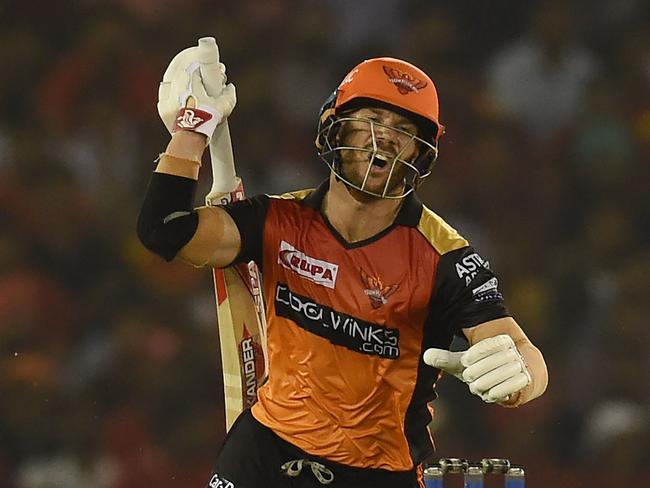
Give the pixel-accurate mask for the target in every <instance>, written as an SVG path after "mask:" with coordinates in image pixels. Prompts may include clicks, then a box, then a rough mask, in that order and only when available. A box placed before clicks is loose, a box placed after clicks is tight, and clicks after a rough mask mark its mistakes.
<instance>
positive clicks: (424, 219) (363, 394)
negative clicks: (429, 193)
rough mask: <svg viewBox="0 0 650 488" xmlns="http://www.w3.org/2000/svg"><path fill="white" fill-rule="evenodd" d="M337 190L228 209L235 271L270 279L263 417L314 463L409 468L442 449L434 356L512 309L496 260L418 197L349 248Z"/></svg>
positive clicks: (257, 408) (259, 410) (257, 410)
mask: <svg viewBox="0 0 650 488" xmlns="http://www.w3.org/2000/svg"><path fill="white" fill-rule="evenodd" d="M327 189H328V182H327V181H326V182H324V183H323V184H322V185H321V186H320V187H318V188H317V189H315V190H305V191H299V192H295V193H289V194H286V195H283V196H281V197H270V196H265V195H262V196H257V197H254V198H250V199H248V200H245V201H243V202H237V203H233V204H231V205H229V206H228V207H227V208H226V209H227V211H228V212H229V214H230V215H231V216H232V217H233V219H234V221H235V223H236V225H237V227H238V228H239V232H240V234H241V240H242V247H241V251H240V253H239V256H238V257H237V261H238V262H247V261H249V260H254V261H255V262H256V263H257V264H258V265H259V266H260V268H261V269H262V273H263V281H264V295H265V299H266V305H267V319H268V352H269V379H268V381H267V382H266V383H265V384H264V385H263V386H262V387H261V388H260V390H259V391H258V402H257V403H256V404H255V405H254V406H253V408H252V413H253V415H254V416H255V418H256V419H257V420H258V421H259V422H261V423H262V424H264V425H266V426H267V427H269V428H271V429H272V430H273V431H274V432H275V433H276V434H277V435H278V436H280V437H281V438H283V439H285V440H287V441H288V442H290V443H292V444H294V445H296V446H297V447H299V448H301V449H302V450H304V451H306V452H308V453H310V454H313V455H315V456H320V457H323V458H326V459H330V460H332V461H335V462H339V463H342V464H346V465H349V466H356V467H367V468H383V469H388V470H393V471H403V470H409V469H412V468H413V467H414V466H415V465H417V464H419V463H420V462H422V461H423V460H424V459H425V458H426V457H427V456H428V455H429V454H431V452H432V449H433V446H432V442H431V438H430V436H429V432H428V430H427V425H428V423H429V422H430V421H431V414H430V411H429V409H428V403H429V402H430V401H432V400H433V399H434V398H435V392H434V388H433V387H434V382H435V380H436V379H437V377H438V373H439V371H438V370H436V369H434V368H431V367H429V366H427V365H425V364H424V362H423V361H422V354H423V352H424V350H425V349H426V348H429V347H440V348H449V345H450V344H451V341H452V338H453V335H454V334H457V335H462V331H461V329H462V328H466V327H472V326H474V325H477V324H480V323H482V322H486V321H488V320H493V319H496V318H500V317H504V316H507V315H508V312H507V311H506V308H505V306H504V304H503V298H502V296H501V294H500V293H499V291H498V289H497V279H496V277H495V276H494V275H493V273H492V272H491V271H490V269H489V267H488V264H487V262H486V261H484V260H483V259H482V258H481V257H480V256H479V255H478V254H477V253H476V252H475V251H474V250H473V249H472V248H471V247H469V245H468V243H467V241H466V240H465V239H463V238H462V237H461V236H460V235H459V234H458V233H457V232H456V231H455V230H454V229H453V228H451V227H450V226H448V225H447V224H446V223H445V222H444V221H443V220H442V219H441V218H440V217H438V216H437V215H436V214H435V213H433V212H432V211H431V210H429V209H427V208H426V207H424V206H423V205H422V204H421V203H420V201H419V200H418V198H417V197H416V196H415V194H411V195H409V196H408V197H406V198H405V200H404V202H403V205H402V208H401V209H400V211H399V214H398V216H397V218H396V220H395V222H394V223H393V225H391V226H390V227H389V228H387V229H386V230H384V231H382V232H380V233H379V234H377V235H376V236H374V237H372V238H370V239H367V240H364V241H361V242H355V243H352V244H351V243H348V242H346V241H345V240H344V239H343V238H342V237H341V236H340V235H339V234H338V233H337V231H336V230H335V229H334V228H333V227H332V225H331V224H330V223H329V222H328V220H327V219H326V218H325V216H324V215H323V214H322V213H321V211H320V208H321V203H322V200H323V197H324V195H325V193H326V192H327Z"/></svg>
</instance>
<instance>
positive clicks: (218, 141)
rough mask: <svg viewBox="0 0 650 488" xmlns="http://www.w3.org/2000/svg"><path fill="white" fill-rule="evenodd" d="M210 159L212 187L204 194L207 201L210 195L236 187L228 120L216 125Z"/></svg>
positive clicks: (230, 190)
mask: <svg viewBox="0 0 650 488" xmlns="http://www.w3.org/2000/svg"><path fill="white" fill-rule="evenodd" d="M210 159H211V166H212V188H211V189H210V193H208V195H207V196H206V201H208V202H209V200H210V198H211V197H216V196H217V195H219V194H223V193H229V192H232V191H233V190H235V188H236V187H237V183H238V179H237V175H236V173H235V162H234V158H233V154H232V144H231V142H230V129H229V128H228V122H223V123H222V124H220V125H218V126H217V128H216V130H215V131H214V135H213V136H212V139H211V140H210Z"/></svg>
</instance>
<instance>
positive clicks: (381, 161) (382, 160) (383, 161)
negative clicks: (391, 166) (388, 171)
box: [371, 154, 388, 168]
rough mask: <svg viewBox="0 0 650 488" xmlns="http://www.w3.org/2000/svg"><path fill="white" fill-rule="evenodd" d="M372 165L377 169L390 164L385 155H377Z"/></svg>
mask: <svg viewBox="0 0 650 488" xmlns="http://www.w3.org/2000/svg"><path fill="white" fill-rule="evenodd" d="M371 164H372V165H373V166H375V167H377V168H384V167H385V166H386V165H387V164H388V158H387V157H386V156H384V155H383V154H376V155H375V156H374V157H373V158H372V160H371Z"/></svg>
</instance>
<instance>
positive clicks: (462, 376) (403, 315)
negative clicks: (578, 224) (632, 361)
mask: <svg viewBox="0 0 650 488" xmlns="http://www.w3.org/2000/svg"><path fill="white" fill-rule="evenodd" d="M186 62H187V63H188V65H190V64H191V63H192V62H197V63H199V65H200V62H201V61H200V60H198V59H197V60H192V59H189V60H186ZM193 73H194V75H193V77H192V82H191V83H189V86H187V87H186V88H187V90H186V96H185V97H176V98H174V99H173V100H171V102H170V101H169V100H168V99H166V98H165V95H164V94H162V95H161V96H162V97H163V98H165V100H163V101H164V102H165V103H163V105H166V106H167V107H168V108H167V109H165V110H166V111H165V110H163V111H161V116H162V117H163V122H164V123H165V125H166V127H167V128H168V129H169V131H170V133H171V134H172V135H171V140H170V142H169V144H168V146H167V148H166V149H165V152H164V153H163V154H162V155H161V157H160V158H159V160H158V163H157V167H156V169H155V171H154V173H153V174H152V176H151V180H150V183H149V186H148V189H147V191H146V195H145V199H144V203H143V205H142V209H141V212H140V217H139V222H138V233H139V236H140V239H141V241H142V243H143V244H144V245H145V246H146V247H147V248H149V249H150V250H151V251H152V252H154V253H156V254H158V255H160V256H162V257H163V258H164V259H165V260H167V261H171V260H173V259H180V260H182V261H184V262H187V263H190V264H192V265H194V266H208V267H217V268H224V267H228V266H230V265H232V264H234V263H248V262H249V261H254V262H255V263H257V265H258V266H259V268H260V270H261V271H262V274H263V294H264V299H265V303H266V318H267V323H268V329H267V340H268V361H269V371H268V380H267V381H266V383H265V384H264V385H263V386H262V387H261V388H260V389H259V390H258V392H257V402H256V403H255V404H254V405H253V407H252V408H250V409H247V410H244V412H243V413H242V414H241V415H240V416H239V417H238V418H237V420H236V421H235V423H234V425H233V426H232V428H231V429H230V431H229V433H228V435H227V437H226V439H225V441H224V443H223V446H222V447H221V450H220V452H219V454H218V455H217V458H216V462H215V469H214V472H213V473H212V477H211V479H209V480H208V483H207V486H208V487H210V488H259V487H270V488H285V487H286V488H288V487H305V488H306V487H312V488H314V487H323V486H329V487H332V488H335V487H336V488H339V487H355V488H388V487H390V488H414V487H422V486H423V483H422V468H421V466H422V463H423V461H424V460H425V459H426V458H427V457H429V456H430V455H431V454H432V453H433V443H432V440H431V437H430V433H429V431H428V427H427V426H428V424H429V423H430V422H431V412H430V410H429V403H430V402H432V401H433V400H434V399H435V398H436V393H435V384H436V381H437V379H438V378H439V377H440V376H441V372H446V373H449V374H451V375H453V376H455V377H456V378H458V379H459V380H460V381H463V382H464V383H466V384H467V386H468V388H469V391H470V392H471V393H473V394H475V395H478V396H479V397H480V398H481V399H482V400H483V401H484V402H486V403H496V404H498V405H502V406H504V407H519V406H521V405H523V404H525V403H527V402H529V401H531V400H533V399H534V398H537V397H539V396H540V395H541V394H542V393H543V392H544V391H545V389H546V385H547V381H548V374H547V369H546V364H545V362H544V358H543V356H542V354H541V353H540V351H539V350H538V349H537V348H536V347H535V346H534V345H533V344H532V343H531V341H530V340H529V339H528V337H527V336H526V334H525V333H524V332H523V330H522V328H521V327H520V326H519V325H518V323H517V322H516V321H515V319H514V318H513V317H512V316H511V315H510V314H509V313H508V310H507V309H506V306H505V304H504V298H503V296H502V294H501V293H500V291H499V282H498V279H497V277H496V276H495V274H494V272H493V271H492V270H491V269H490V266H489V264H488V261H487V260H486V259H485V257H484V256H482V255H481V254H479V252H478V251H477V250H476V249H474V248H473V247H472V246H471V245H470V244H469V243H468V242H467V240H466V239H464V238H463V237H462V236H461V235H460V234H459V233H458V232H457V231H456V230H454V228H453V227H451V226H450V225H449V224H447V223H446V222H445V221H444V220H443V219H442V218H441V217H439V216H438V215H437V214H436V213H434V212H433V211H432V210H430V209H429V208H427V207H425V206H424V205H423V204H422V203H421V201H420V200H419V199H418V196H417V189H418V186H419V185H420V183H421V182H422V180H423V179H424V178H426V177H427V176H428V175H429V174H430V173H431V170H432V167H433V165H434V163H435V161H436V159H437V157H438V150H439V141H440V139H441V136H442V135H443V133H444V127H443V125H442V124H441V123H440V120H439V110H438V95H437V92H436V88H435V86H434V83H433V81H432V80H431V78H429V76H428V75H427V74H425V73H424V72H423V71H422V70H420V69H419V68H417V67H416V66H414V65H412V64H410V63H408V62H406V61H403V60H400V59H394V58H387V57H385V58H374V59H369V60H366V61H363V62H362V63H360V64H359V65H357V66H355V67H354V68H352V70H351V71H350V72H349V73H348V74H347V75H346V76H345V77H344V78H343V80H342V81H341V83H340V84H339V86H338V87H337V88H336V89H335V90H334V92H333V93H332V94H331V95H330V96H329V98H327V100H326V102H325V104H324V105H323V107H322V109H321V111H320V114H318V120H317V131H316V149H317V153H318V156H319V157H320V159H321V160H322V161H323V162H325V163H326V164H327V166H328V167H329V169H330V174H329V177H328V178H327V179H326V180H325V181H323V182H322V183H321V184H320V185H319V186H318V187H317V188H314V189H307V190H299V191H292V192H289V193H286V194H284V195H281V196H273V195H257V196H254V197H252V198H248V199H245V200H242V201H239V202H233V203H230V204H228V205H225V206H221V207H199V208H195V207H194V196H195V192H196V188H197V179H198V176H199V171H201V170H202V168H201V159H202V155H203V152H204V150H205V148H206V145H207V144H208V142H209V140H210V138H211V137H212V136H213V134H214V131H215V129H217V130H218V127H219V126H220V124H223V123H224V121H225V120H226V119H227V118H228V117H229V116H230V114H231V112H232V110H233V108H234V106H235V89H234V86H233V85H232V84H226V79H225V68H223V67H221V69H220V70H212V71H210V70H207V69H206V70H203V69H198V70H195V71H194V72H193ZM179 76H180V75H179ZM167 81H168V82H170V80H167ZM171 82H172V83H173V82H174V80H171ZM183 83H185V82H183ZM299 92H300V87H299V86H297V87H296V93H299ZM159 109H160V104H159ZM159 111H160V110H159ZM249 137H254V135H253V134H250V135H249ZM269 150H272V148H269ZM269 159H270V160H271V159H272V155H269ZM212 164H219V162H218V161H214V160H213V161H212ZM304 164H314V163H313V162H312V161H305V162H304ZM208 171H209V168H208ZM454 336H459V337H461V338H465V339H466V340H467V342H468V344H469V345H468V348H467V349H466V350H464V351H460V352H450V351H449V347H450V344H451V342H452V339H453V337H454Z"/></svg>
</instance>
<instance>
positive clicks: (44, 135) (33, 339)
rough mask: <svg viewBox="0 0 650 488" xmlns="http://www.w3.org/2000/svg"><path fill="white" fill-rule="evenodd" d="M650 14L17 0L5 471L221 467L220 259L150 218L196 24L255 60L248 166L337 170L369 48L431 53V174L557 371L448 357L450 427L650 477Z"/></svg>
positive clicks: (278, 184) (202, 471)
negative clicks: (143, 215) (171, 247)
mask: <svg viewBox="0 0 650 488" xmlns="http://www.w3.org/2000/svg"><path fill="white" fill-rule="evenodd" d="M648 18H649V17H648V8H647V4H646V5H644V2H642V1H640V0H638V1H637V0H625V1H617V2H611V1H606V0H591V1H587V0H583V1H580V0H575V1H571V2H567V1H565V2H557V1H545V2H531V1H515V0H512V1H503V0H495V1H490V2H487V1H480V2H477V1H471V0H459V1H454V2H451V1H449V2H442V1H423V0H420V1H418V0H402V1H398V0H355V1H349V0H348V1H345V0H326V1H317V0H302V1H298V0H293V1H291V0H242V1H238V2H225V1H208V0H120V1H100V0H84V1H81V0H80V1H76V2H70V1H68V2H64V1H61V2H51V1H45V0H34V1H30V2H20V3H19V2H2V3H1V4H0V67H1V68H0V70H1V72H0V486H2V487H7V488H45V487H54V486H56V487H59V486H60V487H66V488H77V487H88V486H92V487H98V488H131V487H134V488H135V487H137V488H142V487H154V486H155V487H157V488H172V487H188V486H196V487H199V486H203V483H204V482H205V481H206V479H207V477H208V473H209V470H210V468H211V465H212V460H213V457H214V455H215V452H216V450H217V447H218V443H219V441H220V439H221V438H222V437H223V420H222V415H223V412H222V410H221V403H220V389H221V385H220V382H221V374H220V372H219V358H218V350H217V344H216V341H215V334H216V332H215V323H214V318H213V313H214V305H213V298H212V291H211V278H210V273H208V272H207V271H205V270H194V269H191V268H189V267H184V266H181V265H163V264H162V261H160V260H159V259H158V258H156V257H154V256H152V255H150V254H149V253H147V252H145V250H144V249H143V248H142V247H141V245H140V244H139V243H138V241H137V239H136V236H135V233H134V229H135V221H136V216H137V212H138V209H139V205H140V202H141V199H142V196H143V191H144V188H145V185H146V182H147V179H148V176H149V173H150V171H151V170H152V169H153V163H152V161H153V159H154V158H155V157H156V156H157V154H158V153H159V152H160V151H161V150H162V149H163V148H164V146H165V143H166V141H167V139H168V136H167V134H166V131H165V129H164V127H163V126H162V124H161V122H160V121H159V120H158V116H157V113H156V109H155V102H156V96H157V85H158V81H159V79H160V77H161V75H162V72H163V71H164V68H165V67H166V65H167V63H168V62H169V60H170V59H171V58H172V57H173V55H174V54H176V53H177V52H178V51H179V50H180V49H182V48H184V47H187V46H189V45H192V44H193V43H194V42H195V40H196V38H198V37H200V36H203V35H215V36H216V37H217V38H218V41H219V45H220V47H221V52H222V57H223V60H224V61H225V62H226V63H227V66H228V73H229V75H230V78H231V80H232V81H234V82H235V83H236V84H237V89H238V95H239V104H238V106H237V108H236V110H235V112H234V114H233V116H232V118H231V130H232V134H233V140H234V146H235V147H234V150H235V155H236V160H237V167H238V169H239V171H240V173H241V175H242V176H243V177H244V179H245V182H246V185H247V188H248V191H249V193H257V192H271V193H272V192H282V191H284V190H288V189H294V188H300V187H306V186H311V185H315V184H316V183H317V182H318V181H319V180H320V179H321V178H323V176H324V175H325V171H324V168H323V165H322V163H320V162H319V161H318V160H317V158H316V156H315V154H314V149H313V146H312V141H313V137H314V130H315V126H316V116H317V111H318V108H319V105H320V103H321V102H322V101H323V100H324V99H325V98H326V97H327V95H328V94H329V93H330V92H331V91H332V90H333V88H334V87H335V86H336V85H337V83H338V82H339V81H340V79H342V77H343V76H344V75H345V73H347V71H348V70H349V69H350V68H351V67H352V66H353V65H355V64H356V63H357V62H359V61H360V60H361V59H365V58H368V57H373V56H378V55H393V56H397V57H402V58H405V59H407V60H410V61H411V62H413V63H415V64H417V65H419V66H421V67H422V68H423V69H424V70H425V71H426V72H428V73H429V74H430V75H431V76H432V78H433V79H434V80H435V82H436V84H437V86H438V90H439V93H440V98H441V118H442V121H443V122H444V123H445V124H446V126H447V134H446V135H445V136H444V138H443V139H442V142H441V157H440V160H439V163H438V165H437V167H436V168H435V170H434V173H433V175H432V176H431V177H430V178H429V179H428V181H427V182H426V183H425V185H424V186H423V187H422V191H421V195H422V197H423V199H424V201H425V202H426V203H427V204H429V205H430V206H431V207H432V208H433V209H435V210H436V211H437V212H439V213H440V214H441V215H442V216H443V217H445V218H446V219H448V220H449V221H451V222H452V223H453V224H454V225H455V226H456V227H457V228H458V229H459V230H460V231H461V232H462V233H464V234H465V235H466V236H468V237H469V238H470V239H471V240H472V241H473V243H474V244H475V245H476V247H477V248H478V249H479V250H481V253H482V254H483V255H485V256H486V257H489V259H490V261H491V263H492V266H493V268H494V269H495V270H496V271H497V273H498V274H499V276H500V277H501V283H502V288H503V292H504V294H505V296H506V299H507V301H508V303H509V306H510V308H511V310H512V312H513V313H514V315H515V317H516V318H517V319H518V320H519V322H520V323H521V324H523V326H524V327H525V329H526V330H527V332H528V333H529V335H530V336H531V338H532V339H533V341H534V342H536V343H537V344H538V345H539V346H540V347H541V349H542V351H543V352H544V354H545V356H546V360H547V363H548V365H549V370H550V378H551V380H550V387H549V390H548V391H547V393H546V395H545V396H544V397H543V398H542V399H540V400H538V401H536V402H534V403H533V404H531V405H530V406H528V407H526V408H522V409H518V410H510V409H501V408H499V407H494V406H486V405H484V404H482V402H481V401H480V400H479V399H478V398H476V397H473V396H471V395H469V394H468V393H467V391H466V390H465V388H464V387H463V385H461V384H459V383H458V382H456V381H455V380H452V379H446V380H444V381H443V382H442V384H441V386H440V391H441V394H442V398H441V399H440V400H439V401H437V402H436V410H437V416H436V419H435V422H434V430H435V432H436V441H437V446H438V450H439V455H440V456H463V457H469V458H472V459H480V458H481V457H485V456H504V457H509V458H511V459H513V460H515V461H516V462H520V463H523V464H524V465H526V467H527V468H528V473H529V486H533V487H535V486H557V487H579V486H589V487H592V488H593V487H613V486H632V484H633V483H632V480H633V479H634V478H635V477H638V476H641V475H642V474H645V479H648V476H649V475H650V472H649V469H650V468H649V466H650V463H649V461H650V454H648V453H650V428H649V426H650V408H649V404H650V402H649V396H650V389H649V388H648V385H650V337H649V335H650V327H649V326H648V317H649V316H650V299H649V297H650V285H649V283H650V280H649V278H648V277H649V276H650V247H649V240H650V235H649V230H650V225H649V224H648V221H649V218H650V200H649V199H648V196H647V190H648V182H649V181H650V165H649V164H648V161H650V158H649V156H650V153H649V149H650V91H649V87H650V47H649V46H650V43H649V35H648V32H649V31H648V30H647V25H648ZM208 184H209V182H207V181H203V184H202V188H203V189H202V193H201V194H204V192H205V190H206V189H207V185H208ZM627 483H629V484H627ZM635 486H640V484H636V485H635Z"/></svg>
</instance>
